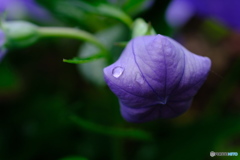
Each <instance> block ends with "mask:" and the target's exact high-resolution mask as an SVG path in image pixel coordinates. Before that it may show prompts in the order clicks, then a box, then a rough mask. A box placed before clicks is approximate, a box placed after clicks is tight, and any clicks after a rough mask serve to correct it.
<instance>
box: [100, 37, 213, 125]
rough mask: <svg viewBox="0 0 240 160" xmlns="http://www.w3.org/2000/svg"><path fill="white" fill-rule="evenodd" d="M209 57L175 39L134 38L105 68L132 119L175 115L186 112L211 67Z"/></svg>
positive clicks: (123, 113) (106, 74)
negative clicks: (189, 49) (117, 57)
mask: <svg viewBox="0 0 240 160" xmlns="http://www.w3.org/2000/svg"><path fill="white" fill-rule="evenodd" d="M210 66H211V61H210V59H209V58H207V57H202V56H198V55H195V54H193V53H191V52H189V51H188V50H186V49H185V48H184V47H183V46H181V45H180V44H179V43H177V42H176V41H174V40H172V39H171V38H168V37H165V36H162V35H156V36H142V37H137V38H134V39H132V40H131V41H130V42H129V43H128V45H127V47H126V48H125V50H124V51H123V53H122V55H121V57H120V58H119V59H118V60H117V61H116V62H115V63H114V64H112V65H110V66H108V67H106V68H105V69H104V76H105V80H106V82H107V84H108V86H109V87H110V89H111V90H112V91H113V92H114V93H115V94H116V95H117V97H118V98H119V101H120V106H121V113H122V115H123V117H124V118H125V119H126V120H127V121H130V122H145V121H150V120H154V119H157V118H173V117H176V116H178V115H180V114H182V113H184V112H185V111H186V110H187V109H188V108H189V107H190V105H191V101H192V98H193V97H194V96H195V94H196V93H197V91H198V89H199V88H200V87H201V85H202V84H203V83H204V81H205V79H206V77H207V75H208V72H209V70H210Z"/></svg>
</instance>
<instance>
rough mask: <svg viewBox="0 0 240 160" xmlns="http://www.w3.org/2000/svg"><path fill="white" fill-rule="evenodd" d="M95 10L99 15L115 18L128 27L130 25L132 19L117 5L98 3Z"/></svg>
mask: <svg viewBox="0 0 240 160" xmlns="http://www.w3.org/2000/svg"><path fill="white" fill-rule="evenodd" d="M97 11H98V13H99V14H101V15H104V16H108V17H112V18H116V19H118V20H120V21H122V22H123V23H125V24H126V25H127V26H128V27H130V28H131V27H132V23H133V22H132V19H131V18H130V17H129V16H128V15H127V14H126V13H125V12H124V11H122V10H121V9H119V8H117V7H114V6H111V5H106V4H99V5H98V6H97Z"/></svg>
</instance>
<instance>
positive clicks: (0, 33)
mask: <svg viewBox="0 0 240 160" xmlns="http://www.w3.org/2000/svg"><path fill="white" fill-rule="evenodd" d="M5 41H6V37H5V34H4V32H3V31H2V30H1V29H0V62H1V61H2V59H3V57H4V55H5V54H6V49H5V48H3V45H4V44H5Z"/></svg>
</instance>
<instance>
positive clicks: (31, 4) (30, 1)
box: [0, 0, 51, 21]
mask: <svg viewBox="0 0 240 160" xmlns="http://www.w3.org/2000/svg"><path fill="white" fill-rule="evenodd" d="M0 4H1V5H0V13H3V12H6V13H7V17H8V18H10V19H22V18H23V17H32V18H36V19H38V20H43V21H46V20H47V21H48V20H49V19H50V18H51V16H50V14H49V12H48V11H47V10H45V9H44V8H42V7H41V6H40V5H38V3H37V2H36V0H0Z"/></svg>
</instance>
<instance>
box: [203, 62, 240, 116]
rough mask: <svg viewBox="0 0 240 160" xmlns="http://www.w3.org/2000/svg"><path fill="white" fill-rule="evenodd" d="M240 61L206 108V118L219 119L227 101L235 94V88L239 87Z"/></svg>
mask: <svg viewBox="0 0 240 160" xmlns="http://www.w3.org/2000/svg"><path fill="white" fill-rule="evenodd" d="M239 68H240V59H238V60H236V61H235V63H234V64H233V66H232V68H231V69H230V70H229V73H228V74H227V75H226V76H225V77H224V79H223V81H222V82H221V83H220V85H219V87H218V89H217V90H216V93H215V94H214V95H213V96H212V97H211V99H210V101H209V104H208V105H207V107H206V111H205V112H206V114H207V115H206V116H208V117H210V118H213V117H215V118H217V117H219V116H220V114H221V113H222V111H223V107H224V106H225V105H226V103H227V100H228V99H229V97H230V96H231V94H232V93H233V91H234V89H235V87H236V86H237V85H238V82H239V79H240V76H239V75H240V69H239Z"/></svg>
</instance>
